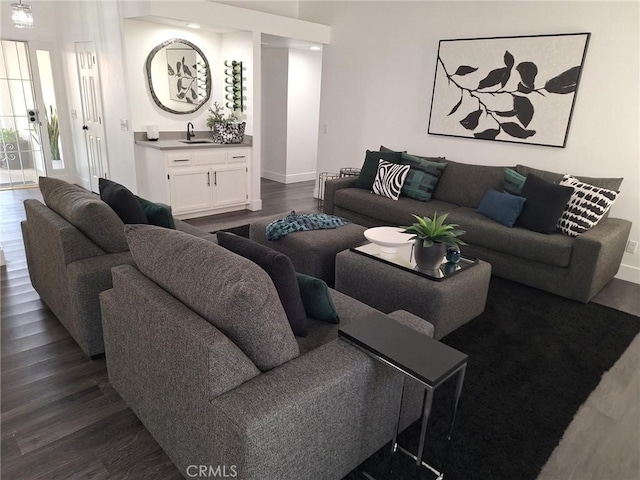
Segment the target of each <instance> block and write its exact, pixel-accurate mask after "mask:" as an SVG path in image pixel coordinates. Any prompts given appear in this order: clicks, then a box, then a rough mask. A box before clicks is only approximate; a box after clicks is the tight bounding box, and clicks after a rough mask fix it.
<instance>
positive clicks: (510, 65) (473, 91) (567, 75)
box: [428, 33, 591, 147]
mask: <svg viewBox="0 0 640 480" xmlns="http://www.w3.org/2000/svg"><path fill="white" fill-rule="evenodd" d="M590 35H591V34H590V33H568V34H558V35H531V36H522V37H494V38H470V39H461V40H440V44H439V46H438V59H437V64H436V74H435V80H434V83H433V95H432V97H431V114H430V116H429V129H428V132H429V133H430V134H433V135H448V136H454V137H467V138H475V139H481V140H495V141H501V142H516V143H528V144H533V145H544V146H551V147H564V146H565V145H566V143H567V134H568V132H569V124H570V122H571V116H572V114H573V107H574V105H575V101H576V95H577V91H578V84H579V83H580V75H581V73H582V67H583V65H584V59H585V55H586V52H587V45H588V43H589V37H590Z"/></svg>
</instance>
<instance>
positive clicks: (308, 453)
mask: <svg viewBox="0 0 640 480" xmlns="http://www.w3.org/2000/svg"><path fill="white" fill-rule="evenodd" d="M126 235H127V239H128V241H129V244H130V247H131V252H132V255H133V258H134V260H135V262H136V264H137V267H138V268H135V267H133V266H130V265H123V266H120V267H116V268H114V269H113V289H111V290H107V291H105V292H103V293H101V295H100V298H101V305H102V311H103V324H104V339H105V347H106V357H107V367H108V371H109V380H110V382H111V384H112V385H113V387H114V388H115V389H116V390H117V391H118V393H119V394H120V395H121V396H122V397H123V399H124V400H125V401H126V402H127V403H128V404H129V406H130V407H131V408H132V409H133V411H134V412H135V413H136V414H137V415H138V417H139V418H140V419H141V421H142V422H143V423H144V425H145V426H146V427H147V429H148V430H149V431H150V432H151V434H152V435H153V437H154V438H155V439H156V440H157V441H158V443H159V444H160V445H161V447H162V448H163V449H164V451H165V452H166V453H167V454H168V455H169V457H170V458H171V460H172V461H173V462H174V463H175V465H176V466H177V467H178V468H179V469H180V471H181V472H182V473H183V474H184V475H185V476H186V477H193V473H194V471H197V466H200V465H203V466H205V468H207V469H209V468H211V469H213V470H215V469H218V471H219V472H222V471H226V472H227V474H231V473H233V475H232V476H233V477H234V478H238V479H245V480H247V479H252V480H267V479H269V480H276V479H277V480H299V479H305V480H314V479H315V480H332V479H333V480H338V479H340V478H342V477H343V476H344V475H346V474H347V473H348V472H349V471H351V470H352V469H353V468H355V467H356V466H357V465H358V464H359V463H361V462H362V461H363V460H365V459H366V458H367V457H368V456H370V455H371V454H373V453H374V452H375V451H376V450H377V449H378V448H380V447H382V446H383V445H384V444H385V443H386V442H388V441H390V440H391V438H392V436H393V430H394V425H395V422H396V418H397V413H398V408H399V400H400V392H401V383H402V381H401V377H400V376H399V374H398V373H397V372H395V371H393V370H392V369H391V368H389V367H387V366H385V365H382V364H381V363H379V362H377V361H375V360H373V359H372V358H371V357H369V356H368V355H366V354H364V353H363V352H361V351H360V350H358V349H356V348H355V347H353V346H350V345H348V344H347V343H345V342H343V341H342V340H339V339H337V327H338V325H335V324H330V323H323V322H318V321H314V320H309V321H310V322H311V328H310V332H309V334H308V335H307V336H306V337H304V338H297V337H294V336H293V333H292V331H291V327H290V326H289V323H288V321H287V318H286V315H285V313H284V309H283V307H282V304H281V303H280V300H279V298H278V294H277V292H276V290H275V287H274V285H273V282H272V281H271V280H270V278H269V276H268V275H267V274H266V272H265V271H264V270H262V269H261V268H260V267H258V265H256V264H254V263H253V262H251V261H249V260H247V259H245V258H243V257H240V256H238V255H236V254H234V253H232V252H230V251H228V250H226V249H224V248H222V247H221V246H219V245H216V244H213V243H210V242H206V241H203V240H202V239H198V238H195V237H193V236H189V235H185V234H181V233H179V232H175V231H169V230H165V229H160V228H157V227H150V226H145V225H134V226H127V227H126ZM331 295H332V297H333V301H334V303H335V306H336V309H337V311H338V313H339V315H340V320H341V323H342V324H344V323H348V322H349V321H350V320H351V319H353V318H354V317H356V316H360V315H363V314H366V313H367V312H371V311H373V309H372V308H371V307H368V306H366V305H364V304H362V303H360V302H358V301H356V300H354V299H352V298H349V297H347V296H345V295H343V294H341V293H338V292H335V291H331ZM391 316H394V317H395V318H396V319H398V320H400V321H401V322H402V323H405V324H407V322H415V325H419V327H418V328H419V329H420V328H422V329H424V328H425V326H428V327H430V328H431V330H432V327H431V325H429V324H428V323H427V322H424V320H422V319H419V318H418V317H413V316H412V315H411V314H408V313H406V312H394V313H393V314H391ZM407 385H408V389H409V397H408V399H407V397H406V395H407V393H405V404H404V405H405V406H406V407H407V408H406V409H403V422H402V425H403V426H404V425H407V424H408V422H410V421H412V420H414V419H416V418H417V416H418V415H419V408H418V405H419V402H420V400H421V398H422V395H421V393H420V391H419V390H418V389H417V388H414V387H415V386H416V385H415V384H411V385H410V382H408V383H407ZM407 400H408V401H407ZM194 466H196V467H194ZM194 469H195V470H194Z"/></svg>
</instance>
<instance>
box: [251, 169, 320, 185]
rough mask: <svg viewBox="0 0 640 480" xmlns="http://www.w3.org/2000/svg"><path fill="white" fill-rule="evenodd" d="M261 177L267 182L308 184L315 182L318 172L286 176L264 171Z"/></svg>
mask: <svg viewBox="0 0 640 480" xmlns="http://www.w3.org/2000/svg"><path fill="white" fill-rule="evenodd" d="M261 176H262V178H266V179H267V180H271V181H273V182H278V183H284V184H289V183H298V182H307V181H309V180H315V179H316V172H306V173H295V174H292V175H284V174H282V173H277V172H271V171H269V170H262V172H261Z"/></svg>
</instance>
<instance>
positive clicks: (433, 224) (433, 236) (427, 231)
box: [402, 213, 466, 270]
mask: <svg viewBox="0 0 640 480" xmlns="http://www.w3.org/2000/svg"><path fill="white" fill-rule="evenodd" d="M448 216H449V214H448V213H445V214H444V215H441V216H438V214H437V213H434V214H433V218H429V217H419V216H418V215H413V217H414V218H415V219H416V220H417V222H416V223H414V224H412V225H410V226H408V227H402V228H404V229H405V230H404V232H403V233H413V234H414V236H413V237H411V239H410V240H414V241H415V242H414V254H415V259H416V265H417V266H418V268H419V269H420V270H436V269H437V268H438V267H440V264H441V263H442V260H443V258H444V256H445V254H446V252H447V248H449V247H451V248H459V247H460V246H461V245H466V243H465V242H464V241H462V240H461V239H460V238H458V237H460V236H461V235H464V234H465V233H466V232H465V231H464V230H458V229H457V228H456V227H457V226H458V225H456V224H455V223H444V222H445V220H446V219H447V217H448Z"/></svg>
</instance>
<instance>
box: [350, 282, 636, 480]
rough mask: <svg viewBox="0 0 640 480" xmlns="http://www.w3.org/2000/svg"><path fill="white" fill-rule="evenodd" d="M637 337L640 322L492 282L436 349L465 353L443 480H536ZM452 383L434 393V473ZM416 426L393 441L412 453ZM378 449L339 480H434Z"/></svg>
mask: <svg viewBox="0 0 640 480" xmlns="http://www.w3.org/2000/svg"><path fill="white" fill-rule="evenodd" d="M639 332H640V318H638V317H635V316H633V315H629V314H626V313H623V312H619V311H617V310H613V309H610V308H608V307H604V306H601V305H597V304H594V303H590V304H587V305H584V304H581V303H578V302H575V301H572V300H567V299H565V298H562V297H558V296H555V295H552V294H549V293H546V292H543V291H540V290H537V289H534V288H530V287H526V286H524V285H520V284H517V283H514V282H510V281H508V280H504V279H501V278H496V277H492V279H491V286H490V289H489V296H488V299H487V307H486V310H485V312H484V314H482V315H481V316H480V317H478V318H476V319H474V320H472V321H471V322H470V323H468V324H467V325H464V326H463V327H461V328H459V329H458V330H456V331H454V332H452V333H451V334H449V335H448V336H446V337H445V338H444V339H443V342H444V343H446V344H448V345H450V346H452V347H454V348H456V349H458V350H460V351H462V352H464V353H466V354H468V355H469V362H468V367H467V373H466V377H465V382H464V388H463V391H462V397H461V400H460V405H459V410H458V418H457V420H456V425H455V430H454V435H453V440H452V445H451V450H450V453H449V457H448V458H449V460H448V463H447V467H446V470H445V473H446V474H445V478H446V479H447V480H534V479H535V478H536V477H537V476H538V474H539V472H540V470H541V469H542V467H543V466H544V465H545V463H546V461H547V459H548V458H549V456H550V455H551V453H552V452H553V450H554V448H555V447H556V446H557V445H558V443H559V441H560V439H561V438H562V435H563V433H564V431H565V430H566V428H567V427H568V426H569V424H570V423H571V420H572V419H573V417H574V415H575V414H576V412H577V410H578V408H579V407H580V405H582V403H584V401H585V400H586V399H587V397H588V396H589V394H590V393H591V392H592V391H593V390H594V389H595V388H596V386H597V385H598V383H599V382H600V378H601V377H602V375H603V374H604V373H605V372H606V371H607V370H609V369H610V368H611V367H612V366H613V364H614V363H615V362H616V360H617V359H618V358H619V357H620V356H621V355H622V353H623V352H624V351H625V350H626V348H627V347H628V346H629V344H630V343H631V341H632V340H633V338H634V337H635V336H636V335H637V334H638V333H639ZM454 383H455V379H454V380H453V381H448V382H447V383H446V384H444V385H442V386H441V387H440V388H438V389H437V390H436V395H435V398H434V411H433V413H432V416H431V419H430V421H429V434H428V436H427V447H426V448H425V455H424V458H423V459H424V460H425V461H426V462H427V463H429V464H431V465H433V466H434V467H436V468H438V469H439V468H441V467H442V464H441V462H440V459H443V458H444V457H445V455H444V453H445V452H444V445H445V444H446V442H445V438H446V431H447V426H448V421H449V418H450V414H451V408H450V405H451V403H452V398H453V392H454V388H453V387H454ZM419 427H420V424H419V422H416V423H414V424H413V425H412V426H411V427H409V428H408V429H407V430H405V431H404V432H403V433H402V434H401V435H400V437H399V443H400V445H402V446H404V447H405V448H407V449H408V450H409V451H412V452H416V451H417V442H418V438H419V435H420V428H419ZM389 450H390V446H389V445H386V446H385V447H384V448H382V449H381V450H380V451H378V452H377V453H376V454H375V455H373V456H372V457H371V458H370V459H369V460H367V461H366V462H364V463H363V464H362V465H361V467H360V468H359V469H357V470H356V471H353V472H351V473H350V474H349V475H347V477H345V479H344V480H355V479H362V478H364V477H363V476H362V474H361V473H359V472H361V471H362V470H364V471H367V472H368V473H370V474H372V475H373V476H374V477H375V478H376V479H377V480H383V479H414V478H415V479H433V478H435V475H433V474H432V473H431V472H429V471H428V470H426V469H424V468H422V469H419V470H418V469H417V468H416V467H415V462H414V461H412V460H410V459H409V457H407V456H405V455H404V454H402V453H397V454H396V455H394V456H393V457H391V456H390V454H389Z"/></svg>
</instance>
